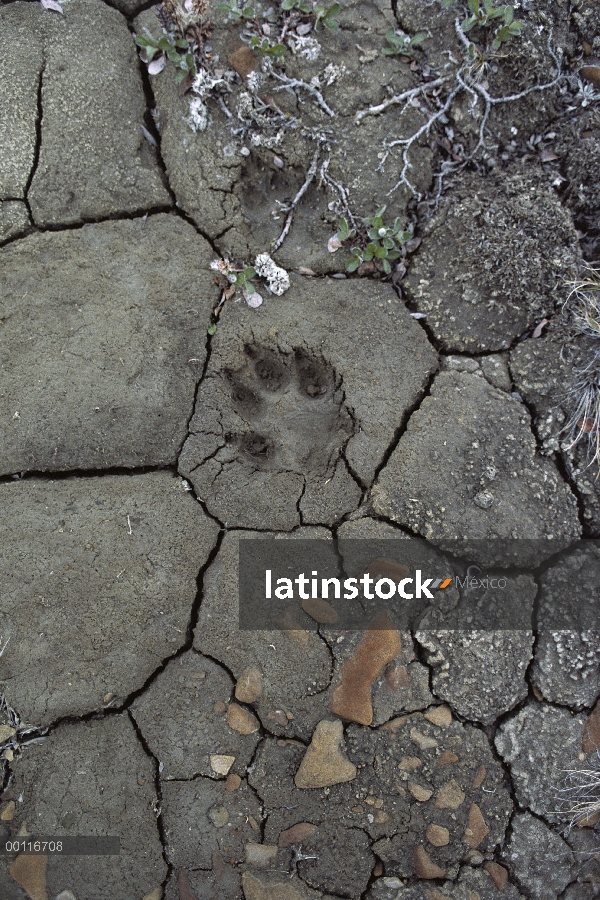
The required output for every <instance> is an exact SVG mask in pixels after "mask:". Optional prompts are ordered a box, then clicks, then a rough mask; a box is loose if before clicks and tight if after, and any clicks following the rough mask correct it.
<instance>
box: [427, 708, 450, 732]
mask: <svg viewBox="0 0 600 900" xmlns="http://www.w3.org/2000/svg"><path fill="white" fill-rule="evenodd" d="M424 715H425V718H426V719H427V721H428V722H431V724H432V725H439V726H440V728H447V727H448V725H452V713H451V712H450V707H449V706H434V707H433V709H430V710H429V711H428V712H426V713H425V714H424Z"/></svg>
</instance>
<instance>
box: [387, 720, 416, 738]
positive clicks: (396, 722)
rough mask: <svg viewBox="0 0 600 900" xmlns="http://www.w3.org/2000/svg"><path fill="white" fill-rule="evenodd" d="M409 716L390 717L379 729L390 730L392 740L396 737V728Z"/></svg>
mask: <svg viewBox="0 0 600 900" xmlns="http://www.w3.org/2000/svg"><path fill="white" fill-rule="evenodd" d="M409 718H410V716H397V717H396V718H395V719H390V721H389V722H385V723H384V724H383V725H381V726H380V727H381V729H382V730H383V731H391V732H392V737H393V738H394V740H395V739H396V738H397V737H398V729H399V728H400V727H401V726H402V725H403V724H404V723H405V722H406V721H408V719H409Z"/></svg>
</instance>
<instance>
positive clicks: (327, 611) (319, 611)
mask: <svg viewBox="0 0 600 900" xmlns="http://www.w3.org/2000/svg"><path fill="white" fill-rule="evenodd" d="M302 609H303V610H304V612H305V613H307V614H308V615H309V616H310V617H311V619H314V620H315V622H318V623H319V625H337V623H338V622H339V621H340V617H339V615H338V613H337V612H336V611H335V609H334V608H333V606H332V605H331V603H328V602H327V600H321V599H320V598H319V597H309V598H308V600H303V601H302Z"/></svg>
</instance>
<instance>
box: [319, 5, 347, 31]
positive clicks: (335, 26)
mask: <svg viewBox="0 0 600 900" xmlns="http://www.w3.org/2000/svg"><path fill="white" fill-rule="evenodd" d="M341 9H342V7H341V6H340V4H339V3H332V4H331V6H330V7H326V6H321V5H318V6H317V8H316V9H315V11H314V12H315V17H316V18H315V31H320V30H321V29H322V28H323V27H325V28H327V29H329V31H338V30H339V27H340V23H339V22H338V20H337V19H336V16H337V15H339V14H340V12H341Z"/></svg>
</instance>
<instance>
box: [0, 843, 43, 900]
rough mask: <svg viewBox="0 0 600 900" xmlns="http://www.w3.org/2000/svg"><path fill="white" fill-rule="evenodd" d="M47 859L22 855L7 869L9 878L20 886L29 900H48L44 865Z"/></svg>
mask: <svg viewBox="0 0 600 900" xmlns="http://www.w3.org/2000/svg"><path fill="white" fill-rule="evenodd" d="M47 863H48V857H47V856H42V855H41V854H37V853H35V854H33V853H32V854H29V853H22V854H21V855H20V856H17V858H16V859H15V861H14V862H13V863H12V865H11V866H10V867H9V870H8V871H9V873H10V876H11V878H12V879H13V880H14V881H16V882H17V884H18V885H20V886H21V887H22V888H23V890H24V891H25V893H26V894H28V895H29V898H30V900H48V891H47V890H46V865H47Z"/></svg>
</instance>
